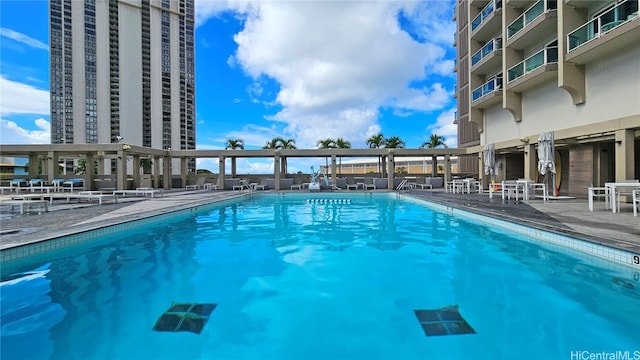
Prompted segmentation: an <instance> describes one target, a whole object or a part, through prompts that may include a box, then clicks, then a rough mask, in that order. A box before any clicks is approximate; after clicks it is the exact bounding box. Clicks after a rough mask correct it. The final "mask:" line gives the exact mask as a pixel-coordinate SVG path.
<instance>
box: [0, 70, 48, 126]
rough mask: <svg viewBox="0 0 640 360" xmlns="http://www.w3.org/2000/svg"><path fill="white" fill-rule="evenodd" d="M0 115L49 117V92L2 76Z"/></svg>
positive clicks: (0, 79)
mask: <svg viewBox="0 0 640 360" xmlns="http://www.w3.org/2000/svg"><path fill="white" fill-rule="evenodd" d="M0 94H2V96H0V115H1V116H6V115H9V114H39V115H45V114H46V115H49V91H46V90H42V89H38V88H35V87H33V86H31V85H27V84H23V83H19V82H16V81H12V80H8V79H6V78H4V76H1V75H0Z"/></svg>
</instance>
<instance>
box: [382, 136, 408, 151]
mask: <svg viewBox="0 0 640 360" xmlns="http://www.w3.org/2000/svg"><path fill="white" fill-rule="evenodd" d="M384 147H385V148H387V149H401V148H404V140H402V139H400V138H399V137H397V136H392V137H390V138H387V141H386V142H385V145H384Z"/></svg>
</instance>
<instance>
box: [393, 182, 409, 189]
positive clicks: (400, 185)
mask: <svg viewBox="0 0 640 360" xmlns="http://www.w3.org/2000/svg"><path fill="white" fill-rule="evenodd" d="M407 181H409V180H407V179H402V181H400V184H398V187H396V191H400V190H402V189H403V188H404V186H405V185H406V184H407Z"/></svg>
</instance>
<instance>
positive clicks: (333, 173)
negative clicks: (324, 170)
mask: <svg viewBox="0 0 640 360" xmlns="http://www.w3.org/2000/svg"><path fill="white" fill-rule="evenodd" d="M336 169H337V167H336V156H335V155H331V181H332V183H333V185H336V184H337V179H338V175H337V171H336Z"/></svg>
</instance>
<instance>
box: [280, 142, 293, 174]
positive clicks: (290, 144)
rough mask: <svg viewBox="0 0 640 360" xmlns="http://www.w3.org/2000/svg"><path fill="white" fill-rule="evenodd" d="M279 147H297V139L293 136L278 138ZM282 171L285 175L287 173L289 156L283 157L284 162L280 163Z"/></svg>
mask: <svg viewBox="0 0 640 360" xmlns="http://www.w3.org/2000/svg"><path fill="white" fill-rule="evenodd" d="M277 139H278V145H279V149H292V150H293V149H296V141H295V140H294V139H292V138H289V139H285V138H282V137H279V138H277ZM280 169H281V173H282V175H283V176H286V175H287V158H286V157H283V158H282V163H281V164H280Z"/></svg>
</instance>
